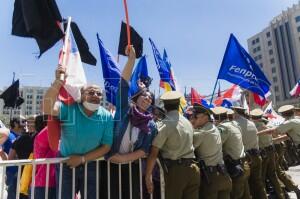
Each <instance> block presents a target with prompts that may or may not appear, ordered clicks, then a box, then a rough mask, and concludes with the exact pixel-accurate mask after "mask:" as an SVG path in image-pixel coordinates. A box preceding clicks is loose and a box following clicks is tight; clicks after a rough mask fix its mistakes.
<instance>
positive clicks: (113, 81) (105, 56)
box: [97, 34, 121, 105]
mask: <svg viewBox="0 0 300 199" xmlns="http://www.w3.org/2000/svg"><path fill="white" fill-rule="evenodd" d="M97 39H98V44H99V51H100V57H101V63H102V72H103V78H104V86H105V93H106V100H107V101H108V102H110V103H112V104H113V105H116V96H117V92H118V85H119V82H120V79H121V72H120V69H119V66H118V64H117V62H116V61H115V60H114V58H113V56H112V55H111V53H110V52H109V50H107V49H106V48H105V47H104V45H103V42H102V41H101V40H100V38H99V35H98V34H97Z"/></svg>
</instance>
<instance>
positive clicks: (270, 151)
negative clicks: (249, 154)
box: [250, 109, 285, 199]
mask: <svg viewBox="0 0 300 199" xmlns="http://www.w3.org/2000/svg"><path fill="white" fill-rule="evenodd" d="M250 116H251V118H253V119H254V124H255V126H256V128H257V130H258V131H262V130H265V129H267V128H268V127H267V126H266V125H265V123H264V122H263V121H262V116H263V111H262V110H261V109H254V110H252V111H251V112H250ZM258 139H259V142H258V144H259V149H260V151H261V154H262V182H263V184H264V187H266V185H265V181H266V178H268V179H269V180H270V182H271V183H272V185H273V187H274V190H275V193H276V196H277V198H278V199H284V198H285V197H284V193H283V190H282V188H281V185H280V180H279V178H278V176H277V174H276V167H275V164H276V163H275V149H274V146H273V141H272V135H270V134H264V135H259V136H258Z"/></svg>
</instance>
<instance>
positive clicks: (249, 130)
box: [235, 115, 267, 199]
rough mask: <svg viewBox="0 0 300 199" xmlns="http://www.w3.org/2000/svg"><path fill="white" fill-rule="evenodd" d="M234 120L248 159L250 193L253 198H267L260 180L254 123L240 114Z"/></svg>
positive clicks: (259, 163) (259, 157)
mask: <svg viewBox="0 0 300 199" xmlns="http://www.w3.org/2000/svg"><path fill="white" fill-rule="evenodd" d="M235 121H236V122H237V123H238V125H239V127H240V128H241V132H242V137H243V144H244V146H245V151H246V153H247V157H248V158H249V161H250V177H249V187H250V192H251V195H252V197H253V198H254V199H256V198H257V199H267V192H266V189H265V186H264V183H263V181H262V158H261V156H260V152H259V146H258V136H257V129H256V127H255V124H254V123H253V122H252V121H250V120H248V119H246V118H245V117H243V116H241V115H237V116H236V117H235Z"/></svg>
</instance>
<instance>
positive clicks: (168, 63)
mask: <svg viewBox="0 0 300 199" xmlns="http://www.w3.org/2000/svg"><path fill="white" fill-rule="evenodd" d="M163 61H164V62H165V64H166V66H167V68H168V69H169V71H171V62H170V61H169V57H168V54H167V51H166V49H164V54H163Z"/></svg>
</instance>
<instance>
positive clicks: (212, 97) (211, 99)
mask: <svg viewBox="0 0 300 199" xmlns="http://www.w3.org/2000/svg"><path fill="white" fill-rule="evenodd" d="M217 84H218V79H217V80H216V83H215V86H214V90H213V93H212V95H211V98H210V105H211V104H212V101H213V99H214V95H215V91H216V88H217Z"/></svg>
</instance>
